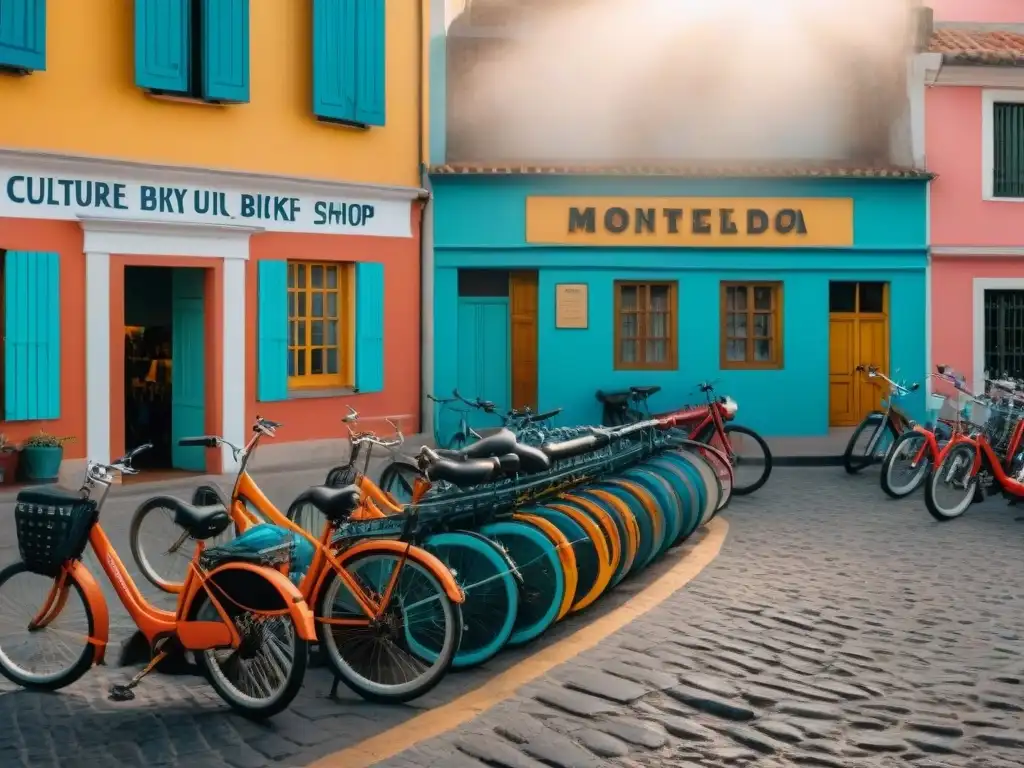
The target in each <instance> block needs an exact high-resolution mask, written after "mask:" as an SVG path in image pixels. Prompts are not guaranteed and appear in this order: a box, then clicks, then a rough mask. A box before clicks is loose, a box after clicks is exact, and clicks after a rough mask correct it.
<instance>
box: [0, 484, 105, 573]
mask: <svg viewBox="0 0 1024 768" xmlns="http://www.w3.org/2000/svg"><path fill="white" fill-rule="evenodd" d="M98 516H99V508H98V507H97V506H96V502H94V501H92V499H84V498H82V497H81V496H79V495H78V494H75V493H69V492H67V491H61V490H57V489H55V488H30V489H28V490H25V491H21V492H20V493H19V494H18V497H17V499H16V501H15V507H14V524H15V528H16V529H17V532H18V552H19V553H20V554H21V559H22V561H23V562H24V563H25V565H26V566H27V567H28V569H29V570H30V571H32V572H33V573H38V574H41V575H43V576H56V575H57V574H58V573H60V569H61V566H62V565H64V563H66V562H67V561H68V560H77V559H78V558H80V557H81V556H82V552H84V551H85V545H86V544H87V543H88V541H89V531H90V530H92V527H93V525H95V524H96V519H97V517H98Z"/></svg>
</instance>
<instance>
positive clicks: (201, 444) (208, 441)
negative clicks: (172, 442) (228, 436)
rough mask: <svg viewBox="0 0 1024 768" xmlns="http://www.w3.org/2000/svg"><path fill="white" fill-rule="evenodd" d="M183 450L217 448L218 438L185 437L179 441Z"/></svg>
mask: <svg viewBox="0 0 1024 768" xmlns="http://www.w3.org/2000/svg"><path fill="white" fill-rule="evenodd" d="M178 445H180V446H181V447H182V448H216V447H217V438H216V437H212V436H210V435H203V436H202V437H183V438H181V440H179V441H178Z"/></svg>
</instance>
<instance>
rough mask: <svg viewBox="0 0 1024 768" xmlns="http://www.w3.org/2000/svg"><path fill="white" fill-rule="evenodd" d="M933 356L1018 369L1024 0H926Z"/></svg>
mask: <svg viewBox="0 0 1024 768" xmlns="http://www.w3.org/2000/svg"><path fill="white" fill-rule="evenodd" d="M927 4H928V5H930V6H932V7H933V8H934V10H935V26H934V34H933V35H932V38H931V45H930V46H929V51H928V52H927V53H924V54H921V55H920V56H919V57H918V70H919V71H923V74H924V88H925V94H924V106H925V110H924V114H925V118H924V131H923V132H924V139H925V141H924V151H925V159H926V162H927V167H928V169H929V170H930V171H932V172H933V173H935V174H936V175H937V178H936V179H935V181H933V182H932V185H931V205H930V230H931V253H932V259H931V297H930V316H931V317H930V321H929V322H930V332H931V342H930V346H931V355H930V357H931V362H932V364H936V363H944V364H948V365H952V366H954V367H955V368H956V369H957V370H958V371H961V372H963V373H965V374H966V375H967V376H968V377H969V378H970V379H971V383H972V384H973V385H974V386H978V384H979V382H980V380H981V379H982V377H983V376H984V373H985V372H986V371H989V372H990V373H992V374H1002V373H1004V372H1006V373H1010V374H1012V375H1015V376H1024V66H1022V65H1024V3H1014V2H1006V1H1005V0H931V1H930V2H928V3H927Z"/></svg>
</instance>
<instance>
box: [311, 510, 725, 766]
mask: <svg viewBox="0 0 1024 768" xmlns="http://www.w3.org/2000/svg"><path fill="white" fill-rule="evenodd" d="M706 531H707V533H706V534H705V536H704V539H703V540H702V541H701V542H700V543H699V544H697V545H696V546H695V547H694V548H693V549H692V550H690V551H689V552H687V553H686V555H685V556H684V557H682V558H681V559H680V560H679V562H678V563H677V564H676V565H675V566H673V567H672V569H671V570H669V571H668V572H667V573H665V574H664V575H663V576H661V577H660V578H659V579H658V580H657V581H655V582H653V583H652V584H650V585H649V586H647V587H646V588H644V589H643V590H642V591H641V592H639V593H638V594H636V595H634V596H633V597H631V598H630V599H629V600H627V601H626V602H625V603H623V604H622V605H620V606H619V607H618V608H616V609H615V610H613V611H610V612H609V613H607V614H605V615H604V616H601V617H600V618H599V619H596V620H595V621H594V622H592V623H591V624H588V625H587V626H585V627H580V628H579V629H578V630H576V631H575V632H573V633H572V634H571V635H569V636H568V637H566V638H565V639H563V640H559V641H558V642H557V643H554V644H553V645H550V646H548V647H546V648H542V649H540V650H539V651H537V653H535V654H533V655H532V656H530V657H529V658H527V659H523V661H521V662H519V663H518V664H516V665H515V666H514V667H512V668H511V669H508V670H506V671H505V672H502V673H501V674H500V675H498V676H497V677H494V678H492V679H490V680H488V681H487V682H486V683H484V684H483V685H481V686H480V687H479V688H476V689H474V690H472V691H470V692H469V693H467V694H464V695H462V696H460V697H459V698H457V699H455V700H454V701H452V702H449V703H448V704H445V705H444V706H441V707H438V708H437V709H433V710H430V711H429V712H424V713H423V714H421V715H417V716H416V717H414V718H413V719H411V720H408V721H406V722H404V723H402V724H401V725H396V726H395V727H394V728H391V729H389V730H387V731H384V732H383V733H380V734H378V735H376V736H372V737H371V738H369V739H366V740H364V741H361V742H359V743H358V744H356V745H354V746H352V747H349V748H348V749H343V750H341V751H340V752H335V753H334V754H332V755H326V756H325V757H322V758H320V759H319V760H317V761H316V762H315V763H313V764H312V765H311V766H309V768H368V766H371V765H374V764H375V763H379V762H381V761H383V760H387V759H388V758H391V757H394V756H395V755H397V754H400V753H402V752H404V751H405V750H407V749H411V748H412V747H414V746H416V745H417V744H419V743H421V742H423V741H427V740H428V739H432V738H435V737H437V736H440V735H441V734H443V733H447V732H448V731H451V730H453V729H455V728H458V727H459V726H460V725H462V724H463V723H468V722H469V721H470V720H472V719H473V718H474V717H476V716H477V715H480V714H482V713H483V712H485V711H487V710H488V709H490V708H491V707H493V706H494V705H495V704H498V703H499V702H501V701H504V700H505V699H508V698H511V697H512V696H514V695H515V693H516V691H517V690H519V689H520V688H521V687H523V686H524V685H526V684H527V683H529V682H532V681H533V680H536V679H537V678H538V677H540V676H541V675H545V674H547V673H548V672H550V671H551V670H552V669H554V668H555V667H557V666H558V665H559V664H564V663H565V662H567V661H569V660H570V659H572V658H573V657H574V656H578V655H579V654H581V653H583V652H584V651H587V650H590V649H591V648H593V647H594V646H595V645H597V644H598V643H599V642H601V641H602V640H604V639H605V638H606V637H608V636H609V635H611V634H614V633H615V632H618V631H619V630H620V629H622V628H623V627H625V626H626V625H628V624H629V623H630V622H631V621H633V620H635V619H637V618H639V617H640V616H642V615H643V614H645V613H647V612H648V611H649V610H651V609H652V608H654V607H656V606H657V605H658V604H659V603H661V602H663V601H664V600H665V599H666V598H668V597H669V596H671V595H672V594H673V593H674V592H677V591H678V590H679V589H681V588H682V587H684V586H686V584H688V583H689V582H691V581H693V579H694V578H696V577H697V575H698V574H700V572H701V571H703V570H704V569H705V568H706V567H707V566H708V565H709V564H710V563H711V561H712V560H714V559H715V558H716V557H717V556H718V553H719V552H720V551H721V549H722V544H723V543H724V542H725V536H726V533H728V531H729V524H728V523H727V522H726V521H725V520H723V519H722V518H720V517H716V518H715V519H714V520H712V521H711V522H710V523H708V525H707V528H706Z"/></svg>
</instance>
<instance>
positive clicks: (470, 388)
mask: <svg viewBox="0 0 1024 768" xmlns="http://www.w3.org/2000/svg"><path fill="white" fill-rule="evenodd" d="M510 359H511V349H510V345H509V314H508V298H507V297H500V298H490V297H488V298H478V297H462V298H460V299H459V349H458V360H459V373H458V387H459V392H460V393H461V394H462V396H463V397H465V398H466V399H467V400H473V399H475V398H477V397H480V398H483V399H484V400H490V401H492V402H493V403H494V404H495V405H497V407H498V413H501V414H504V413H505V412H507V411H508V409H509V400H510V397H511V388H512V376H511V366H510V362H509V361H510ZM469 424H470V426H472V427H475V428H477V429H480V428H488V427H496V426H498V424H499V422H498V419H497V417H496V416H491V415H488V414H485V413H483V412H480V411H474V412H472V413H470V414H469Z"/></svg>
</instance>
